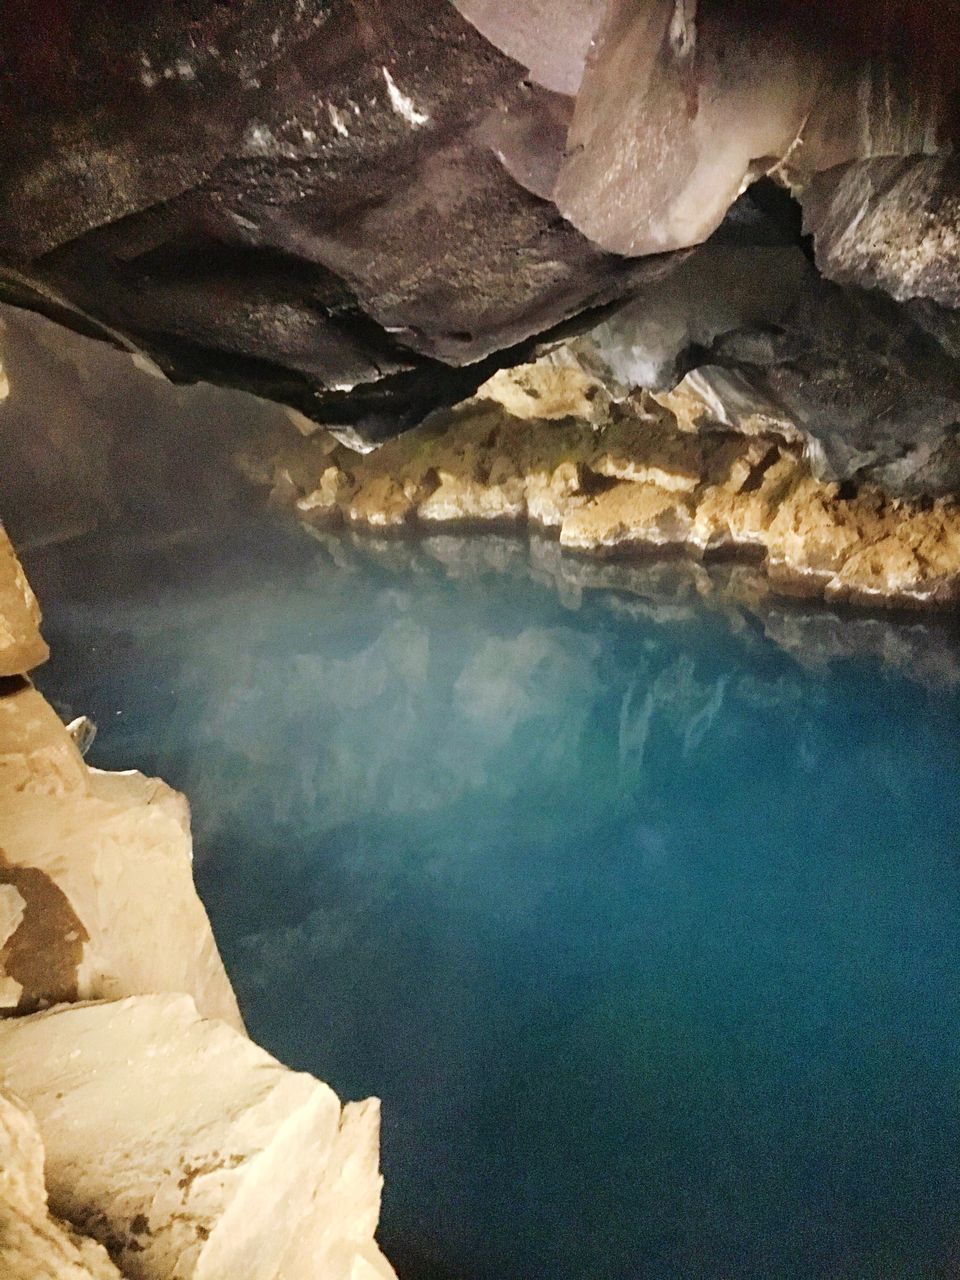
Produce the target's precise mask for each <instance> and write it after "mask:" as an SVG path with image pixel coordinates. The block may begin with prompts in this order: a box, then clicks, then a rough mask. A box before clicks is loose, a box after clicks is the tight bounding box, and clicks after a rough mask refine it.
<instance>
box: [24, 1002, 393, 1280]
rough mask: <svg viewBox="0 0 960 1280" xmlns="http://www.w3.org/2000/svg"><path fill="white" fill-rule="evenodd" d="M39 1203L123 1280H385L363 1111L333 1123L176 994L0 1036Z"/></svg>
mask: <svg viewBox="0 0 960 1280" xmlns="http://www.w3.org/2000/svg"><path fill="white" fill-rule="evenodd" d="M0 1083H2V1086H3V1088H4V1089H6V1090H9V1091H12V1092H14V1093H16V1094H17V1095H18V1096H19V1097H20V1098H22V1099H23V1101H24V1102H25V1103H26V1105H27V1106H28V1107H29V1108H30V1110H31V1111H32V1113H33V1115H34V1116H35V1117H36V1121H37V1124H38V1126H39V1130H40V1133H41V1135H42V1137H43V1141H44V1145H45V1148H46V1158H47V1186H48V1189H49V1193H50V1200H51V1204H52V1205H53V1207H54V1208H55V1210H56V1211H57V1212H58V1213H60V1214H61V1215H62V1216H63V1217H65V1218H68V1219H69V1220H70V1221H71V1222H73V1223H75V1224H76V1225H77V1226H78V1227H79V1228H80V1229H81V1230H83V1231H85V1232H86V1233H87V1234H88V1235H90V1236H93V1237H95V1238H96V1239H98V1240H100V1241H101V1242H102V1243H103V1244H104V1245H106V1246H107V1248H108V1249H109V1251H110V1254H111V1255H112V1257H113V1258H114V1260H115V1261H116V1262H117V1263H118V1264H119V1266H120V1268H121V1269H122V1271H123V1272H124V1274H125V1275H127V1276H129V1277H131V1280H168V1278H169V1280H173V1278H174V1277H176V1278H177V1280H192V1278H193V1277H196V1278H197V1280H200V1278H201V1277H203V1278H204V1280H234V1278H235V1277H239V1276H243V1277H244V1280H312V1278H313V1277H316V1280H376V1278H377V1277H380V1278H381V1280H386V1278H388V1277H390V1276H392V1274H393V1273H392V1271H391V1269H390V1268H389V1266H387V1264H386V1263H385V1262H384V1260H383V1258H382V1257H381V1255H380V1254H379V1251H378V1250H377V1248H376V1246H375V1245H374V1243H373V1232H374V1229H375V1227H376V1221H377V1216H378V1212H379V1196H380V1176H379V1173H378V1171H377V1156H378V1133H379V1112H378V1106H377V1104H376V1102H375V1101H368V1102H364V1103H357V1104H351V1105H348V1106H347V1107H345V1108H343V1109H342V1110H341V1106H340V1103H339V1100H338V1099H337V1097H336V1095H335V1094H334V1093H333V1092H332V1090H330V1089H329V1088H327V1086H326V1085H323V1084H320V1083H319V1082H318V1081H317V1080H314V1079H313V1078H312V1077H311V1076H307V1075H301V1074H296V1073H294V1072H292V1071H288V1070H287V1069H286V1068H285V1067H282V1066H280V1064H279V1063H277V1062H276V1061H274V1059H272V1058H271V1057H270V1056H269V1055H268V1054H266V1053H264V1052H263V1050H262V1049H258V1048H257V1047H256V1046H255V1045H253V1044H251V1043H250V1041H249V1040H247V1039H246V1038H245V1037H244V1036H243V1035H242V1034H240V1033H239V1032H237V1031H235V1030H233V1029H232V1028H230V1027H228V1026H226V1025H225V1024H224V1023H222V1022H218V1021H213V1020H208V1019H204V1018H201V1017H199V1016H198V1014H197V1011H196V1008H195V1006H194V1004H193V1002H192V1001H191V999H190V998H189V997H188V996H185V995H182V996H141V997H135V998H132V999H129V1000H121V1001H115V1002H108V1003H99V1004H79V1005H73V1006H68V1007H64V1006H59V1007H57V1008H54V1009H50V1010H47V1011H46V1012H45V1013H40V1014H35V1015H33V1016H32V1017H28V1018H18V1019H13V1020H8V1021H6V1022H4V1023H3V1024H0Z"/></svg>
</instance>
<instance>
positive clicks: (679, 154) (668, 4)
mask: <svg viewBox="0 0 960 1280" xmlns="http://www.w3.org/2000/svg"><path fill="white" fill-rule="evenodd" d="M918 8H919V6H914V5H911V4H909V3H905V2H904V0H899V2H897V3H893V4H890V5H887V6H886V7H885V12H884V15H883V18H882V19H880V20H879V21H878V18H877V15H876V13H875V6H873V5H867V4H863V3H852V4H848V5H844V6H842V7H840V6H836V5H826V4H814V5H810V4H804V5H801V4H798V3H785V4H780V5H770V4H760V3H757V2H756V0H700V2H699V3H697V0H611V3H610V4H609V5H608V6H607V13H606V18H605V21H604V24H603V25H602V27H601V29H600V32H599V34H598V37H597V41H596V44H595V47H594V49H593V52H592V54H591V56H590V58H589V59H588V62H587V69H586V73H585V75H584V78H583V83H582V85H581V87H580V91H579V94H578V96H577V101H576V109H575V112H574V117H573V122H572V125H571V128H570V133H569V136H568V142H567V158H566V160H565V161H564V164H563V167H562V169H561V172H560V175H559V178H558V181H557V186H556V190H555V198H556V200H557V204H558V206H559V208H560V210H561V212H563V213H564V214H565V216H567V217H568V218H570V220H571V221H572V222H573V223H574V225H575V226H577V227H579V228H580V229H581V230H582V231H583V232H584V233H585V234H586V235H587V236H589V237H590V238H591V239H593V240H595V241H596V242H597V243H598V244H601V245H602V246H603V247H604V248H606V249H609V250H611V251H614V252H617V253H625V254H647V253H662V252H666V251H669V250H672V249H677V248H680V247H683V246H685V245H691V244H697V243H699V242H701V241H702V240H705V239H706V238H707V236H709V235H710V233H711V232H712V231H714V230H715V229H716V228H717V227H718V226H719V225H720V222H721V221H722V219H723V216H724V214H725V213H726V211H727V209H728V208H729V207H730V205H731V204H732V203H733V201H734V200H735V199H736V198H737V196H738V195H739V194H740V193H741V192H742V191H743V190H744V189H745V187H746V186H747V185H749V183H750V182H751V181H753V180H754V179H755V178H757V177H759V176H760V175H762V174H767V173H779V174H782V175H784V176H785V177H786V178H787V180H789V181H790V182H792V183H793V184H794V185H798V186H802V184H803V182H804V181H805V180H806V179H807V178H808V177H809V176H810V175H811V174H813V173H816V172H817V171H819V170H821V169H827V168H831V167H833V166H834V165H837V164H840V163H843V162H844V161H849V160H853V159H858V158H862V157H867V156H872V155H915V154H922V153H927V152H931V151H934V150H936V149H937V147H938V146H939V145H940V144H941V142H944V141H945V139H946V136H947V133H948V130H949V128H950V124H951V119H950V106H949V93H950V90H951V89H952V88H953V87H954V86H955V85H956V69H955V67H950V66H949V64H948V63H943V64H940V65H938V66H936V67H935V68H934V67H933V66H931V65H930V62H929V60H928V47H927V41H928V40H929V41H930V43H931V44H933V42H934V40H935V38H936V37H934V34H933V32H932V31H929V30H923V29H922V28H921V27H919V26H918V24H917V21H916V14H915V10H917V9H918ZM949 9H950V13H949V15H948V18H947V21H946V23H945V24H944V29H943V30H942V31H941V32H940V33H939V36H940V39H944V38H945V37H946V40H947V41H949V39H950V38H951V36H952V37H953V38H955V37H956V23H957V15H956V12H955V11H954V10H953V6H949ZM951 19H952V31H951V21H950V20H951ZM904 27H906V28H907V29H906V32H905V31H904ZM911 46H912V47H911ZM905 49H906V54H907V56H906V57H904V51H905Z"/></svg>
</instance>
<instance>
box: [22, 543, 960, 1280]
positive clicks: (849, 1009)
mask: <svg viewBox="0 0 960 1280" xmlns="http://www.w3.org/2000/svg"><path fill="white" fill-rule="evenodd" d="M370 545H371V548H372V549H371V550H370V552H369V553H367V552H365V551H364V550H363V547H362V545H358V544H357V543H355V542H352V541H351V540H349V539H347V538H346V537H343V538H338V537H329V538H327V539H326V540H325V541H323V542H316V541H312V540H311V539H310V538H308V537H307V536H306V535H305V534H303V533H300V532H299V531H296V530H290V529H283V528H280V527H277V526H275V525H273V524H270V523H266V522H261V523H257V524H254V525H232V524H229V523H228V524H226V525H225V527H224V528H223V529H222V530H221V531H220V532H219V533H218V534H216V535H212V534H209V533H208V534H204V535H196V536H193V537H186V538H181V539H168V540H166V541H154V543H153V544H152V545H147V544H145V543H144V544H138V542H137V540H136V538H130V539H127V540H120V541H118V542H117V543H116V544H115V545H114V546H113V547H112V548H110V549H109V551H108V553H106V554H105V552H104V545H103V543H102V542H96V541H91V542H88V543H85V542H79V543H76V544H69V545H65V546H61V547H49V548H47V549H45V550H39V551H37V552H35V553H33V554H32V555H30V556H28V557H27V564H26V567H27V570H28V572H29V573H30V575H31V577H32V579H33V581H34V585H35V586H36V588H37V589H38V592H39V593H40V595H41V598H42V600H43V601H44V604H45V614H46V625H45V630H46V634H47V637H48V639H49V641H50V643H51V646H52V649H53V653H54V657H53V659H52V661H51V663H50V664H49V666H48V667H46V668H45V669H44V670H43V671H41V672H40V673H39V676H38V683H39V684H40V686H41V688H42V689H43V690H44V691H45V692H46V693H47V695H48V696H49V697H50V698H51V699H52V701H53V702H54V704H55V705H56V706H57V707H58V709H59V710H61V712H62V713H63V714H64V715H65V716H67V715H74V714H79V713H81V712H85V713H88V714H90V715H92V716H93V717H94V719H95V720H96V721H97V723H98V725H99V735H98V737H97V740H96V742H95V744H94V747H93V750H92V752H91V756H90V761H91V763H93V764H96V765H98V766H101V767H104V768H129V767H137V768H140V769H142V770H144V771H145V772H148V773H156V774H159V775H161V776H163V777H164V778H166V779H167V780H168V781H169V782H170V783H171V784H172V785H174V786H176V787H178V788H180V789H181V790H183V791H185V792H186V793H187V795H188V796H189V798H190V801H191V805H192V810H193V820H194V830H195V843H196V874H197V881H198V886H199V889H200V892H201V894H202V896H203V899H204V901H205V902H206V904H207V907H208V910H209V912H210V915H211V918H212V921H213V925H214V929H215V932H216V935H217V939H218V941H219V944H220V947H221V950H222V952H223V956H224V960H225V962H226V965H227V968H228V971H229V973H230V976H231V978H232V980H233V982H234V984H235V986H236V988H237V991H238V994H239V997H240V1000H241V1004H242V1007H243V1011H244V1015H245V1017H246V1019H247V1023H248V1026H249V1029H250V1032H251V1034H252V1035H253V1036H254V1038H255V1039H257V1040H258V1041H260V1042H261V1043H262V1044H264V1045H265V1046H266V1047H267V1048H268V1049H269V1050H270V1051H271V1052H272V1053H274V1054H275V1055H276V1056H277V1057H279V1058H281V1059H282V1060H283V1061H285V1062H287V1063H289V1064H290V1065H291V1066H293V1067H296V1068H300V1069H305V1070H309V1071H312V1072H314V1073H316V1074H317V1075H319V1076H320V1077H321V1078H323V1079H325V1080H328V1081H329V1082H330V1083H331V1084H332V1085H333V1086H334V1088H336V1089H337V1090H338V1091H339V1092H340V1093H341V1095H343V1096H344V1097H348V1098H358V1097H363V1096H366V1095H367V1094H371V1093H375V1094H377V1095H379V1096H380V1097H381V1098H382V1099H383V1105H384V1115H383V1168H384V1173H385V1176H386V1190H385V1196H384V1211H383V1220H382V1222H383V1225H382V1229H381V1233H380V1234H381V1239H382V1241H383V1244H384V1248H385V1251H386V1253H387V1255H388V1256H389V1257H391V1259H392V1260H393V1261H394V1263H395V1265H396V1266H397V1269H398V1272H399V1274H400V1276H401V1278H402V1280H451V1278H453V1277H456V1278H457V1280H634V1278H640V1277H656V1278H660V1277H711V1278H718V1280H719V1278H720V1277H738V1278H739V1277H856V1278H861V1277H939V1276H944V1277H946V1276H954V1275H956V1274H958V1272H960V734H958V728H960V699H958V695H957V692H956V690H955V689H954V688H951V687H949V684H947V685H944V684H943V683H940V684H938V685H936V686H935V687H931V685H930V684H929V683H924V682H922V681H919V680H916V679H913V678H911V670H910V659H909V655H908V656H907V658H903V645H902V644H901V643H900V640H899V639H898V637H897V633H895V632H892V633H891V634H892V635H893V637H894V638H893V640H891V641H890V642H889V643H887V642H886V641H885V642H884V643H885V646H886V647H887V648H888V649H890V650H891V652H894V651H895V652H897V653H900V655H901V660H900V662H899V666H898V665H890V664H889V663H883V662H881V661H879V660H877V659H875V658H868V657H861V658H847V659H844V660H840V661H834V662H827V663H824V664H822V666H821V667H820V668H818V669H813V668H811V667H810V666H809V665H808V664H804V663H802V662H800V661H798V660H797V657H796V656H795V655H794V654H792V653H790V652H787V651H785V649H784V648H783V647H782V646H781V645H779V644H775V643H773V641H772V640H770V639H768V638H767V637H766V636H765V635H764V633H763V629H762V628H758V627H754V626H749V625H747V626H740V627H733V626H731V625H730V622H729V620H728V619H727V618H725V617H723V616H721V615H720V614H718V613H717V612H716V611H711V610H708V609H707V608H698V607H696V606H694V607H692V608H687V609H685V610H682V611H676V610H672V611H671V610H660V611H659V612H658V611H657V610H656V609H651V610H648V611H647V612H646V613H644V612H643V611H642V610H639V611H638V610H637V609H635V608H627V607H625V604H624V601H623V600H622V599H621V598H619V597H618V596H616V595H615V594H611V593H608V592H591V591H586V592H583V593H580V594H578V595H577V596H576V598H575V599H571V598H570V597H569V595H567V596H564V595H563V593H561V594H558V592H557V591H556V590H554V589H553V587H552V586H551V585H550V583H549V582H548V581H546V580H545V578H544V577H543V575H542V574H537V573H535V572H532V571H531V569H530V564H529V562H528V557H527V551H526V549H525V546H524V544H523V543H522V542H520V541H519V540H518V541H515V542H511V541H510V540H500V542H499V543H498V544H496V545H498V546H499V547H500V548H501V552H502V554H500V557H499V561H498V559H497V556H494V555H487V556H486V557H485V556H484V555H483V554H480V555H477V554H475V546H476V544H475V542H474V541H472V540H470V539H463V540H459V541H458V540H455V539H448V540H447V541H446V542H445V543H444V542H443V540H436V539H435V540H433V542H432V544H431V545H432V546H433V550H434V554H432V555H431V554H427V551H418V550H417V549H415V548H412V547H406V546H401V545H400V544H384V547H383V548H381V549H380V551H379V552H377V553H376V554H375V553H374V552H375V550H376V546H375V544H370ZM489 545H490V546H491V547H492V546H493V545H494V544H493V543H491V544H489ZM438 546H440V548H441V551H442V554H440V553H438V552H437V547H438ZM444 548H445V549H444ZM574 606H576V607H574ZM838 625H841V626H842V625H843V624H842V623H841V624H838ZM851 625H852V624H851ZM947 657H948V658H949V657H950V655H949V654H948V655H947ZM947 665H948V666H949V662H948V663H947Z"/></svg>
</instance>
